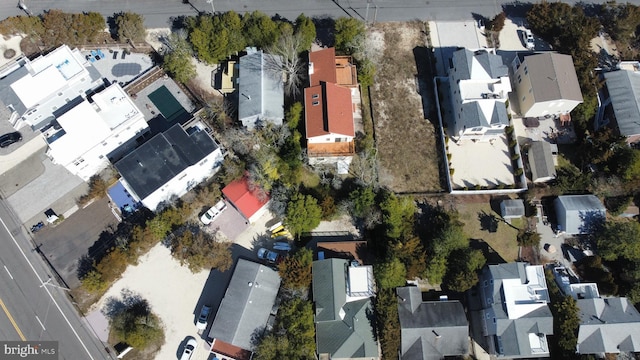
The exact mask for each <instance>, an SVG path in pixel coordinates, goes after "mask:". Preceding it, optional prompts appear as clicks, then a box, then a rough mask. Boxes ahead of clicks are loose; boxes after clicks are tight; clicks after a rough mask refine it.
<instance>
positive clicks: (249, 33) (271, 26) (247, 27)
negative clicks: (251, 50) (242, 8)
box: [242, 10, 280, 49]
mask: <svg viewBox="0 0 640 360" xmlns="http://www.w3.org/2000/svg"><path fill="white" fill-rule="evenodd" d="M242 28H243V33H244V36H245V39H246V42H247V45H249V46H255V47H258V48H261V49H264V48H265V47H268V46H271V45H272V44H273V43H275V42H276V40H277V39H278V35H280V34H279V31H278V24H277V23H276V22H275V21H273V20H271V18H270V17H269V16H267V14H265V13H263V12H261V11H258V10H255V11H254V12H251V13H246V14H245V15H244V16H243V17H242Z"/></svg>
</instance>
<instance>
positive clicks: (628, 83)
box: [604, 70, 640, 136]
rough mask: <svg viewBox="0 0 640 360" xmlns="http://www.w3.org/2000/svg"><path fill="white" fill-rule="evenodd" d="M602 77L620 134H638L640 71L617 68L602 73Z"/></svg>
mask: <svg viewBox="0 0 640 360" xmlns="http://www.w3.org/2000/svg"><path fill="white" fill-rule="evenodd" d="M604 78H605V81H606V82H607V90H608V91H609V97H610V98H611V105H612V106H613V112H614V114H615V116H616V122H617V123H618V129H619V131H620V134H621V135H623V136H632V135H637V134H640V73H637V72H635V71H628V70H618V71H612V72H606V73H604Z"/></svg>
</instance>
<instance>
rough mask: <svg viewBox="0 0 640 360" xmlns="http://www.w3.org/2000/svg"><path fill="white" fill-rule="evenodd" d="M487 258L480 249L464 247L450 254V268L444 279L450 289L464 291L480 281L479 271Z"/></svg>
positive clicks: (444, 284) (445, 284) (444, 283)
mask: <svg viewBox="0 0 640 360" xmlns="http://www.w3.org/2000/svg"><path fill="white" fill-rule="evenodd" d="M485 263H486V259H485V257H484V255H483V254H482V251H480V250H473V249H471V248H468V247H467V248H462V249H457V250H454V251H452V252H451V253H450V254H449V259H448V264H449V268H448V270H447V274H446V276H445V278H444V280H443V286H445V287H446V288H447V289H448V290H451V291H457V292H464V291H467V290H469V289H471V287H473V286H474V285H475V284H476V283H477V282H478V271H479V270H480V269H482V267H483V266H484V264H485Z"/></svg>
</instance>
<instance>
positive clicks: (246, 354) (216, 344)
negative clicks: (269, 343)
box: [211, 339, 253, 360]
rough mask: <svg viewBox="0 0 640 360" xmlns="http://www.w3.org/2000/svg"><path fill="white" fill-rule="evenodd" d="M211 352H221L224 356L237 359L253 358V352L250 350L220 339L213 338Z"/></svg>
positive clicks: (246, 359)
mask: <svg viewBox="0 0 640 360" xmlns="http://www.w3.org/2000/svg"><path fill="white" fill-rule="evenodd" d="M211 352H213V353H217V354H220V355H222V356H229V357H232V358H234V359H235V360H251V356H252V355H253V353H252V352H251V351H249V350H245V349H243V348H240V347H237V346H235V345H231V344H229V343H227V342H224V341H222V340H220V339H213V344H211Z"/></svg>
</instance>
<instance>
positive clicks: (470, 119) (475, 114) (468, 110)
mask: <svg viewBox="0 0 640 360" xmlns="http://www.w3.org/2000/svg"><path fill="white" fill-rule="evenodd" d="M492 110H493V111H492V112H491V114H490V117H487V116H485V114H484V113H483V112H482V109H481V107H480V103H479V102H478V101H471V102H467V103H464V104H462V112H460V115H462V117H461V118H460V120H459V121H457V122H456V129H455V131H456V133H457V132H459V131H460V130H463V129H467V130H468V129H471V128H474V127H477V126H481V127H492V126H498V125H505V126H506V125H509V117H508V115H507V108H506V107H505V106H504V103H502V102H499V101H496V102H494V106H493V109H492ZM501 131H502V130H501Z"/></svg>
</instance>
